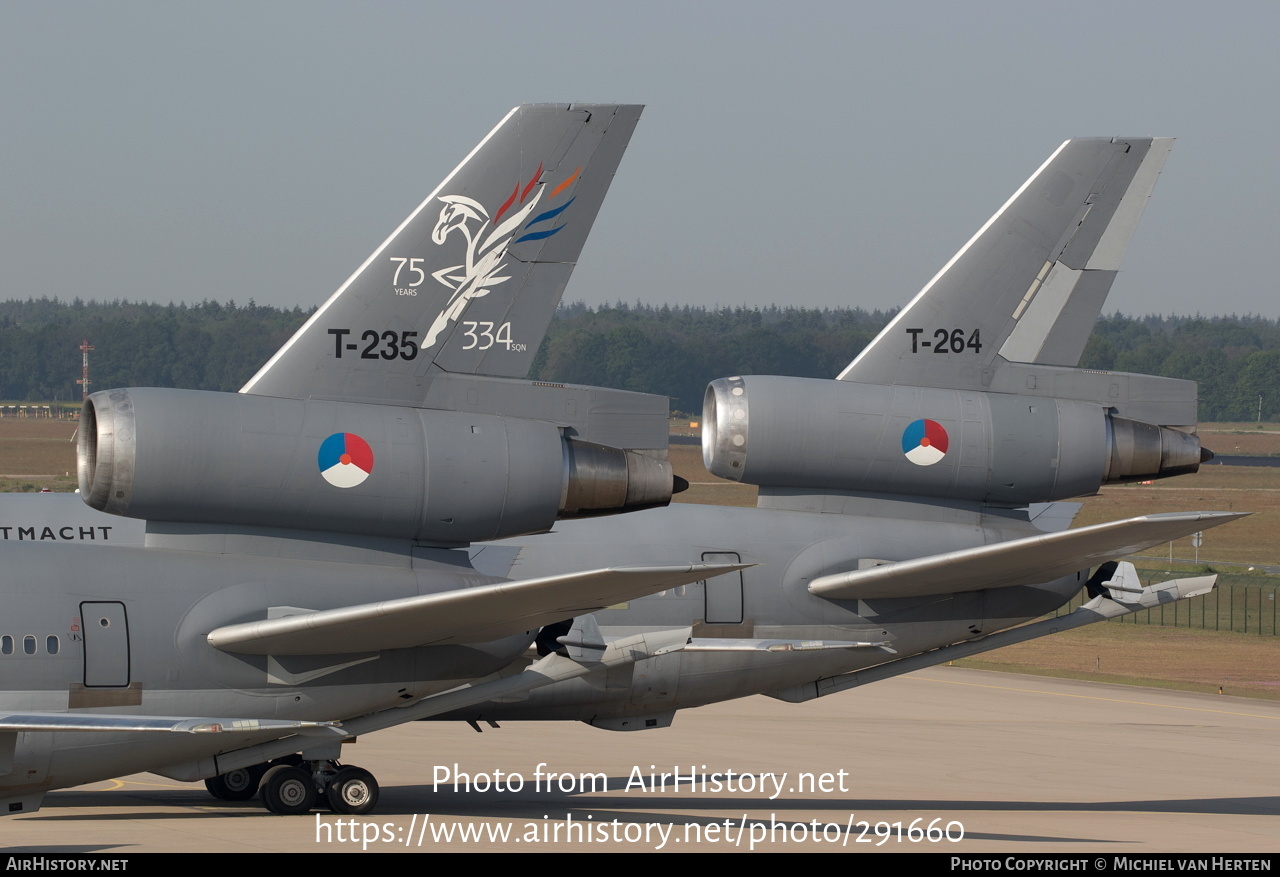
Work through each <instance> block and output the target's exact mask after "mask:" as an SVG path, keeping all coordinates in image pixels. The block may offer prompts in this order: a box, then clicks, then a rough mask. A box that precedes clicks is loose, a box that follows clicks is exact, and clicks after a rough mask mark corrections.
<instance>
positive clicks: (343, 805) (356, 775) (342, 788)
mask: <svg viewBox="0 0 1280 877" xmlns="http://www.w3.org/2000/svg"><path fill="white" fill-rule="evenodd" d="M325 797H326V798H328V799H329V806H330V807H331V808H332V809H333V812H334V813H343V814H351V815H353V816H360V815H362V814H365V813H371V812H372V811H373V808H374V807H376V806H377V805H378V781H377V780H375V779H374V778H373V774H371V773H369V771H367V770H365V769H364V768H360V767H344V768H342V769H341V770H339V771H338V772H337V773H336V774H334V775H333V779H332V780H330V781H329V788H327V789H326V790H325Z"/></svg>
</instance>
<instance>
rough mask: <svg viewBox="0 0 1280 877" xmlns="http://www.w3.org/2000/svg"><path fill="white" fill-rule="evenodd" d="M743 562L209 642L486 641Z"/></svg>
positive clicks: (363, 613) (544, 585) (580, 575)
mask: <svg viewBox="0 0 1280 877" xmlns="http://www.w3.org/2000/svg"><path fill="white" fill-rule="evenodd" d="M747 565H749V564H745V565H744V564H716V563H693V564H678V565H672V566H635V567H620V568H611V569H597V570H590V571H586V572H575V573H568V574H564V575H556V576H548V577H546V578H539V579H528V580H526V581H516V582H498V583H496V584H492V585H482V586H480V587H476V588H464V589H460V590H455V591H445V592H443V593H440V594H426V595H424V596H420V597H405V598H403V599H400V600H387V601H385V602H381V603H365V604H361V605H358V606H346V607H343V608H341V609H326V610H324V611H320V612H310V613H307V614H305V615H291V616H288V617H285V618H272V619H267V620H265V621H251V622H247V623H244V624H232V625H228V626H226V627H220V628H218V629H217V630H214V631H213V632H212V633H210V634H209V643H210V645H212V646H214V648H218V649H222V650H223V651H226V652H235V653H237V654H242V655H334V654H349V653H353V652H377V651H382V650H383V649H404V648H412V647H414V646H425V645H441V644H445V643H474V642H486V641H489V640H495V639H499V638H500V637H504V636H511V635H513V634H518V633H522V632H524V631H528V630H534V629H536V628H539V627H542V626H543V625H546V624H550V623H551V622H553V621H561V620H563V619H565V618H572V617H575V616H578V615H584V614H586V613H588V612H595V611H596V610H598V609H603V608H604V607H606V606H611V605H613V604H615V603H621V602H623V601H625V600H632V599H635V598H637V597H643V596H645V595H647V594H653V593H657V592H658V591H664V590H666V589H667V588H674V587H679V586H680V585H687V584H691V583H693V582H696V581H700V580H702V579H706V578H710V577H712V576H718V575H721V574H723V573H727V572H734V571H736V570H740V569H743V568H744V566H747Z"/></svg>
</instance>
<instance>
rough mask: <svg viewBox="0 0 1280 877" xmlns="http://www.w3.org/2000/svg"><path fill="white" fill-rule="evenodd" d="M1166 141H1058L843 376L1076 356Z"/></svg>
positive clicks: (955, 373) (884, 379)
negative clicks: (1042, 160) (1060, 144)
mask: <svg viewBox="0 0 1280 877" xmlns="http://www.w3.org/2000/svg"><path fill="white" fill-rule="evenodd" d="M1172 144H1173V140H1172V139H1171V138H1149V137H1148V138H1082V139H1075V140H1068V141H1067V142H1065V143H1063V144H1062V146H1060V147H1059V148H1058V150H1057V151H1056V152H1055V153H1054V154H1053V155H1051V156H1050V157H1049V160H1048V161H1046V162H1045V163H1044V164H1043V165H1041V166H1040V169H1039V170H1037V171H1036V172H1035V173H1034V174H1033V175H1032V176H1031V179H1029V180H1027V182H1026V183H1024V184H1023V185H1022V187H1021V188H1020V189H1018V191H1017V192H1015V193H1014V194H1013V197H1011V198H1010V199H1009V200H1008V201H1007V202H1005V204H1004V206H1003V207H1001V208H1000V209H999V210H998V211H997V212H996V214H995V216H993V217H991V219H990V220H988V221H987V223H986V224H985V225H984V226H983V227H982V228H981V229H979V231H978V233H977V234H976V235H974V236H973V238H972V239H971V240H970V241H969V242H968V243H967V244H965V245H964V246H963V247H962V248H961V249H960V252H958V253H956V255H955V256H954V257H952V259H951V261H949V262H948V263H947V264H946V265H945V266H943V268H942V270H941V271H939V272H938V273H937V275H935V276H934V278H933V279H932V280H930V281H929V283H928V284H926V285H925V287H924V289H922V290H921V291H920V293H919V294H917V295H916V297H915V298H914V299H912V301H911V302H910V304H908V305H907V306H906V307H905V308H903V309H902V311H901V312H900V313H899V314H898V315H897V316H896V317H895V318H894V319H893V320H892V321H891V322H890V323H889V325H888V326H886V327H885V328H884V330H883V331H882V332H881V333H880V334H879V335H878V336H876V338H875V339H874V340H873V341H872V342H871V343H870V344H869V345H867V347H866V349H865V350H863V351H862V352H861V353H860V354H859V355H858V356H857V358H856V359H854V360H853V362H852V363H850V364H849V366H848V367H847V368H846V369H845V370H844V371H843V372H842V373H841V374H840V376H839V378H840V380H846V381H858V382H861V383H868V384H908V385H911V386H934V387H947V388H955V389H983V388H987V387H990V385H991V375H992V373H993V372H995V371H997V370H998V369H999V367H1000V366H1001V365H1003V364H1004V363H1006V362H1016V363H1029V364H1033V365H1041V366H1075V365H1077V364H1078V363H1079V361H1080V355H1081V353H1082V352H1083V351H1084V345H1085V342H1086V341H1087V340H1088V337H1089V333H1090V332H1091V331H1092V329H1093V324H1094V322H1095V321H1096V320H1097V317H1098V314H1099V312H1100V311H1101V309H1102V305H1103V302H1104V301H1105V299H1106V296H1107V293H1108V291H1109V290H1110V289H1111V283H1112V281H1113V280H1114V279H1115V276H1116V272H1117V270H1118V269H1119V267H1120V260H1121V257H1122V256H1123V255H1124V252H1125V249H1126V248H1127V247H1128V245H1129V240H1130V239H1131V238H1132V236H1133V232H1134V229H1135V228H1136V227H1137V224H1138V220H1139V219H1140V218H1141V216H1142V211H1143V209H1144V208H1145V207H1146V204H1147V199H1148V198H1149V197H1150V195H1151V191H1152V188H1153V187H1154V186H1155V183H1156V178H1157V177H1158V176H1159V174H1160V169H1161V168H1162V167H1163V165H1164V161H1165V158H1166V156H1167V155H1168V153H1169V149H1170V147H1171V146H1172Z"/></svg>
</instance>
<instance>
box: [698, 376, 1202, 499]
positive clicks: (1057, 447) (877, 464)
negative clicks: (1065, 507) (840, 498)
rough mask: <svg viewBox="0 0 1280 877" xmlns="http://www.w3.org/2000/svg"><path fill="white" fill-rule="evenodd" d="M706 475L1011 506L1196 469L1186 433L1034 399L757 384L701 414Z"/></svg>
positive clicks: (801, 382)
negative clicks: (1104, 485)
mask: <svg viewBox="0 0 1280 877" xmlns="http://www.w3.org/2000/svg"><path fill="white" fill-rule="evenodd" d="M702 417H703V438H702V457H703V462H704V463H705V464H706V467H707V469H708V470H709V471H710V472H711V473H712V474H714V475H718V476H720V477H721V478H729V479H732V480H734V481H741V482H744V483H746V484H756V485H759V486H761V487H795V488H816V489H831V490H840V491H851V492H866V493H893V494H908V495H915V496H928V497H937V498H944V499H957V500H968V501H977V502H985V503H992V504H1001V505H1020V504H1024V503H1028V502H1044V501H1049V500H1057V499H1066V498H1068V497H1072V496H1081V495H1084V494H1090V493H1094V492H1096V491H1097V489H1098V487H1099V486H1100V485H1103V484H1112V483H1116V482H1124V481H1138V480H1146V479H1151V478H1165V477H1168V476H1171V475H1181V474H1184V473H1189V472H1195V471H1196V470H1197V469H1198V468H1199V466H1200V463H1202V462H1204V461H1205V460H1208V459H1210V458H1211V457H1212V454H1211V453H1210V452H1208V451H1202V449H1201V447H1200V441H1199V439H1198V438H1196V436H1194V435H1189V434H1187V433H1185V432H1181V431H1179V430H1177V429H1171V428H1169V427H1166V426H1156V425H1152V424H1148V423H1138V422H1135V421H1133V420H1127V419H1124V418H1121V417H1118V416H1115V414H1114V412H1113V411H1112V410H1111V409H1109V408H1108V407H1107V406H1105V405H1100V404H1095V403H1092V402H1083V401H1075V400H1069V399H1055V398H1050V397H1044V396H1019V395H1014V394H1007V393H984V392H973V391H966V390H950V389H936V388H928V387H910V386H896V385H895V386H881V385H874V384H860V383H854V382H850V381H831V380H814V379H808V378H788V377H772V376H765V375H758V376H748V377H735V378H721V379H719V380H716V381H713V382H712V383H711V384H710V385H709V386H708V387H707V392H706V396H705V400H704V404H703V415H702Z"/></svg>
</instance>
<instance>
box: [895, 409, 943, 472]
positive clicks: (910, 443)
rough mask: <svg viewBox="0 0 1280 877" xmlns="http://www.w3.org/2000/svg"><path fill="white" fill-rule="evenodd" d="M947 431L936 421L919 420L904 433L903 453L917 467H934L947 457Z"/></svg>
mask: <svg viewBox="0 0 1280 877" xmlns="http://www.w3.org/2000/svg"><path fill="white" fill-rule="evenodd" d="M947 444H948V439H947V431H946V430H945V429H943V428H942V424H941V423H938V421H936V420H917V421H915V422H914V423H912V424H911V425H910V426H908V427H907V428H906V429H905V430H903V431H902V453H903V454H905V455H906V457H907V459H908V460H910V461H911V462H912V463H915V464H916V465H917V466H932V465H933V464H934V463H936V462H938V461H939V460H941V459H942V458H943V457H945V456H946V455H947Z"/></svg>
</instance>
